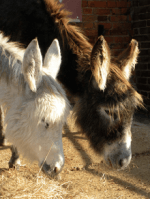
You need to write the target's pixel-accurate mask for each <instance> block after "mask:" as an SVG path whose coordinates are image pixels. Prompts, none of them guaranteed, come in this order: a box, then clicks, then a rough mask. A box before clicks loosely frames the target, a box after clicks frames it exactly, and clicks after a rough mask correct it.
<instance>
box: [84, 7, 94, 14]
mask: <svg viewBox="0 0 150 199" xmlns="http://www.w3.org/2000/svg"><path fill="white" fill-rule="evenodd" d="M92 11H93V10H92V8H83V14H92Z"/></svg>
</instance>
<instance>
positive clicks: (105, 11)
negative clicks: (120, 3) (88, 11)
mask: <svg viewBox="0 0 150 199" xmlns="http://www.w3.org/2000/svg"><path fill="white" fill-rule="evenodd" d="M93 14H94V15H109V14H110V9H96V8H94V10H93Z"/></svg>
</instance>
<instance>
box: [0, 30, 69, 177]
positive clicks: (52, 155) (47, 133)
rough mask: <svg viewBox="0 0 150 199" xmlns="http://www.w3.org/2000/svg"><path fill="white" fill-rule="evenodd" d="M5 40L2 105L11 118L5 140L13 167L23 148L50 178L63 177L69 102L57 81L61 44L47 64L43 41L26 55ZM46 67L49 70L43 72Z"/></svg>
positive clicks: (0, 67)
mask: <svg viewBox="0 0 150 199" xmlns="http://www.w3.org/2000/svg"><path fill="white" fill-rule="evenodd" d="M7 40H8V39H7V38H4V37H3V36H2V34H1V35H0V103H1V104H0V105H1V106H2V108H3V110H4V113H5V118H4V124H5V126H6V128H5V137H6V139H8V141H10V142H11V143H12V144H13V146H15V147H12V157H11V159H10V162H9V166H10V167H12V166H13V165H14V164H15V162H16V161H17V159H18V158H19V156H18V153H17V149H18V151H19V152H21V153H22V154H23V155H24V156H26V157H27V158H28V159H29V160H31V161H38V163H39V166H43V170H44V171H45V173H47V174H49V175H55V174H58V173H59V172H60V171H61V170H62V168H63V165H64V154H63V146H62V128H63V124H64V122H65V120H66V118H67V116H68V113H69V102H68V100H67V98H66V95H65V92H64V90H63V89H62V87H61V86H60V85H59V84H58V83H57V82H56V79H55V78H56V76H57V73H58V71H59V67H60V63H61V54H60V48H59V44H58V41H57V40H56V39H55V40H54V41H53V42H52V44H51V46H50V47H49V49H48V51H47V53H46V56H45V59H44V64H42V56H41V52H40V48H39V45H38V41H37V39H34V40H32V41H31V43H30V44H29V46H28V47H27V49H26V50H20V49H19V48H17V47H15V44H14V43H9V42H7ZM42 65H43V67H42Z"/></svg>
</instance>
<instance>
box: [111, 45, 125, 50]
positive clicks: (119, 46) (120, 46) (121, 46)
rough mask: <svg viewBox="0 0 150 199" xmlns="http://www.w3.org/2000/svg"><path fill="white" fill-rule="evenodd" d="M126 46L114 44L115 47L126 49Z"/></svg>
mask: <svg viewBox="0 0 150 199" xmlns="http://www.w3.org/2000/svg"><path fill="white" fill-rule="evenodd" d="M124 48H125V46H124V44H114V45H113V49H124Z"/></svg>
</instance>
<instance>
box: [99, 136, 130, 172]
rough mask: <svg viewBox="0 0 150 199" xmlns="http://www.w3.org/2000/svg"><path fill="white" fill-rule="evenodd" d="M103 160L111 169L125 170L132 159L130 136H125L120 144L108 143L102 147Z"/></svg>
mask: <svg viewBox="0 0 150 199" xmlns="http://www.w3.org/2000/svg"><path fill="white" fill-rule="evenodd" d="M103 158H104V161H105V163H106V165H108V166H109V167H111V168H114V169H118V170H122V169H125V168H126V167H127V166H128V165H129V163H130V161H131V158H132V152H131V136H129V135H128V136H127V137H126V139H124V140H123V141H122V142H120V141H118V142H115V143H108V144H106V145H105V147H104V151H103Z"/></svg>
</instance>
